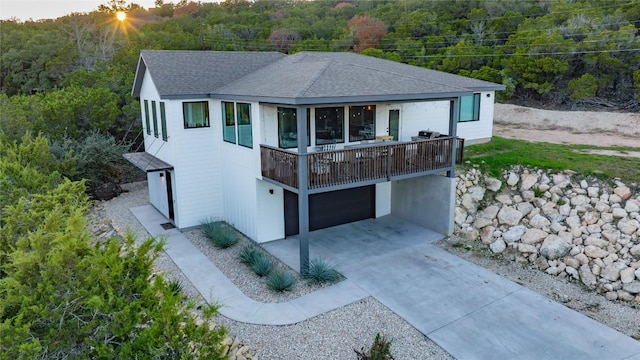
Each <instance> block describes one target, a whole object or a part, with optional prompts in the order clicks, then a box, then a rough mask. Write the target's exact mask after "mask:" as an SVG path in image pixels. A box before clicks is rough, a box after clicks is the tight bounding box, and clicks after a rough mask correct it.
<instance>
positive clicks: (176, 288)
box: [168, 279, 184, 295]
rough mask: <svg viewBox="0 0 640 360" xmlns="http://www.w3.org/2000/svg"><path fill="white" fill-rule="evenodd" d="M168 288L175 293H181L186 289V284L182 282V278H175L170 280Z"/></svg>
mask: <svg viewBox="0 0 640 360" xmlns="http://www.w3.org/2000/svg"><path fill="white" fill-rule="evenodd" d="M168 288H169V291H171V293H172V294H173V295H179V294H182V293H183V291H184V284H183V283H182V281H180V279H174V280H170V281H169V283H168Z"/></svg>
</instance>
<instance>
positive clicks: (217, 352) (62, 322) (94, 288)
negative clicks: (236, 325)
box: [0, 134, 225, 359]
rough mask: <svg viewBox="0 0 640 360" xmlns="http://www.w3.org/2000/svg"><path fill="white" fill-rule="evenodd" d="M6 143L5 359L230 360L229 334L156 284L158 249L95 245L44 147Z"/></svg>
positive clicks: (1, 227) (0, 309) (1, 258)
mask: <svg viewBox="0 0 640 360" xmlns="http://www.w3.org/2000/svg"><path fill="white" fill-rule="evenodd" d="M0 136H1V134H0ZM0 139H1V140H2V141H1V142H0V184H1V185H2V186H0V189H2V191H0V205H2V206H1V207H0V210H1V211H2V214H1V215H2V216H0V270H1V271H0V359H21V358H87V359H92V358H104V359H131V358H137V359H141V358H145V359H187V358H195V359H197V358H202V359H222V358H223V356H222V355H221V353H222V345H221V341H222V339H223V338H222V337H223V336H224V334H225V330H224V329H223V328H212V327H210V326H209V325H208V324H207V323H204V324H200V323H199V322H198V321H197V320H196V315H195V309H194V304H193V303H190V302H187V303H185V302H184V301H183V298H182V294H180V292H174V291H172V290H171V289H170V288H169V285H168V282H167V281H166V280H165V279H164V277H163V276H162V275H156V276H155V277H154V276H152V274H153V268H152V265H153V262H154V260H155V259H156V257H157V254H158V252H159V251H161V249H162V243H161V242H157V241H156V240H155V239H153V238H151V239H147V240H145V241H142V242H141V243H140V244H136V241H135V236H134V235H133V234H128V235H126V236H124V237H122V238H120V237H114V238H110V239H107V240H101V241H99V240H98V239H95V238H93V237H92V235H91V234H90V233H89V232H88V228H89V227H88V226H87V223H86V220H85V219H84V218H83V213H84V212H85V211H86V209H87V206H88V200H87V197H86V195H85V193H84V184H83V182H73V181H70V180H68V179H64V178H62V176H61V175H60V173H59V172H58V170H57V169H58V168H59V166H60V164H59V163H58V162H56V161H55V158H54V157H53V155H51V153H50V152H49V148H48V146H47V142H46V139H44V138H42V137H38V138H36V139H32V138H28V137H27V138H25V139H23V141H22V142H21V143H20V144H18V143H17V142H10V141H6V140H5V139H4V138H0ZM215 312H216V308H215V307H205V308H204V311H203V313H202V315H201V316H202V318H203V319H204V320H208V319H210V318H211V317H212V316H213V315H214V314H215Z"/></svg>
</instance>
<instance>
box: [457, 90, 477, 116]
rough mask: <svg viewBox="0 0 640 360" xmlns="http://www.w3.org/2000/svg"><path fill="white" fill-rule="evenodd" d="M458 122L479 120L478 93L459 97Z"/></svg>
mask: <svg viewBox="0 0 640 360" xmlns="http://www.w3.org/2000/svg"><path fill="white" fill-rule="evenodd" d="M458 110H459V111H458V122H465V121H478V120H480V94H473V95H469V96H461V97H460V107H459V109H458Z"/></svg>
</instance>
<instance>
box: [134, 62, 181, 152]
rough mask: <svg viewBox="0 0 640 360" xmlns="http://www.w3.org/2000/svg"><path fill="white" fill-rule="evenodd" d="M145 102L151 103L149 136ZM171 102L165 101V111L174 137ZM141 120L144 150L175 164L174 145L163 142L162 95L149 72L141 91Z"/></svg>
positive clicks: (168, 126) (145, 76) (168, 129)
mask: <svg viewBox="0 0 640 360" xmlns="http://www.w3.org/2000/svg"><path fill="white" fill-rule="evenodd" d="M144 100H147V102H148V103H149V126H150V132H151V134H147V129H146V127H147V125H146V118H145V109H144ZM154 101H155V105H156V116H157V119H158V137H155V136H154V134H153V110H152V107H153V102H154ZM169 103H170V101H165V111H166V115H167V133H168V135H169V136H171V135H172V132H173V129H172V127H171V125H174V124H171V121H170V120H169V111H168V109H167V106H168V105H169ZM180 111H181V112H182V110H180ZM140 114H141V116H140V118H141V119H142V127H143V135H144V148H145V149H146V151H147V152H148V153H149V154H151V155H153V156H155V157H157V158H159V159H161V160H163V161H166V162H168V163H169V164H173V156H174V155H173V144H172V142H171V139H169V141H168V142H165V141H163V140H162V122H161V121H160V95H159V94H158V91H157V90H156V88H155V85H154V84H153V79H152V78H151V75H150V74H149V72H148V71H147V72H146V73H145V74H144V80H143V82H142V87H141V89H140ZM181 119H182V114H181V115H180V124H182V120H181Z"/></svg>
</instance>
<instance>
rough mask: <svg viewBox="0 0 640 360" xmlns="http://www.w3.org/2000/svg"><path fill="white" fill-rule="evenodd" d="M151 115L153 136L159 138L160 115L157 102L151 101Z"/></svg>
mask: <svg viewBox="0 0 640 360" xmlns="http://www.w3.org/2000/svg"><path fill="white" fill-rule="evenodd" d="M151 113H152V114H153V136H155V137H158V114H157V111H156V102H155V101H151Z"/></svg>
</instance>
